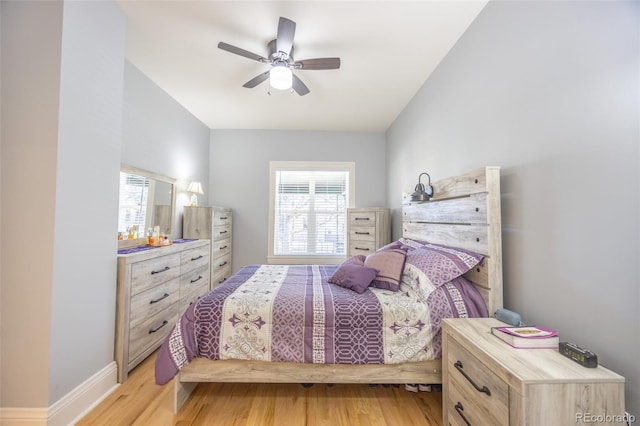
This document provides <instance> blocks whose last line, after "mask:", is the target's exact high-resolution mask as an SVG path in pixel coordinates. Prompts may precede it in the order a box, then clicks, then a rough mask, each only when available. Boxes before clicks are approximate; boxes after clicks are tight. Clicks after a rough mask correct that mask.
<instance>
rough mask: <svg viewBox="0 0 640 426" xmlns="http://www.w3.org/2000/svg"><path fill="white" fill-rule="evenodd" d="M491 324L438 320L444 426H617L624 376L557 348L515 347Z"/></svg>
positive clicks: (486, 321) (489, 321)
mask: <svg viewBox="0 0 640 426" xmlns="http://www.w3.org/2000/svg"><path fill="white" fill-rule="evenodd" d="M505 325H506V324H504V323H502V322H500V321H498V320H496V319H494V318H473V319H470V318H456V319H444V320H443V334H442V344H443V346H442V348H443V353H442V386H443V387H442V391H443V393H442V404H443V415H444V425H462V426H465V425H469V424H471V425H474V426H475V425H491V426H498V425H531V426H537V425H572V424H585V423H589V422H588V421H587V420H588V419H594V418H596V416H602V417H600V418H601V419H602V420H601V421H599V422H598V424H620V425H621V424H624V423H623V418H624V414H625V411H624V382H625V380H624V377H622V376H620V375H618V374H616V373H614V372H612V371H610V370H608V369H606V368H604V367H602V366H598V367H597V368H586V367H583V366H581V365H579V364H577V363H575V362H573V361H571V360H569V359H567V358H566V357H564V356H562V355H560V353H559V352H558V351H557V349H515V348H512V347H511V346H509V345H508V344H507V343H505V342H503V341H502V340H500V339H499V338H497V337H495V336H494V335H492V334H491V327H496V326H505Z"/></svg>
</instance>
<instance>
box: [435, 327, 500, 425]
mask: <svg viewBox="0 0 640 426" xmlns="http://www.w3.org/2000/svg"><path fill="white" fill-rule="evenodd" d="M447 368H448V371H449V376H448V377H447V381H448V389H449V395H450V398H449V399H448V404H449V406H448V407H445V409H446V410H448V411H449V413H451V412H452V410H453V412H455V413H456V415H455V416H454V418H455V417H460V418H461V417H462V416H461V414H462V413H464V414H462V415H464V417H465V418H466V419H467V421H468V422H469V423H470V424H473V425H479V424H486V425H508V424H509V387H508V385H507V384H506V383H505V382H504V381H502V380H501V379H500V378H499V377H498V376H496V375H495V374H494V373H492V372H491V370H490V369H489V368H488V367H487V366H485V365H484V364H482V362H480V361H479V360H478V359H477V358H475V357H474V356H473V355H472V354H471V353H470V352H469V351H467V350H466V349H465V348H463V347H462V346H461V345H460V344H459V343H458V342H457V341H456V340H454V339H449V340H448V356H447ZM458 404H460V406H461V407H462V408H460V407H459V409H458V410H456V408H455V407H456V405H458ZM461 411H462V413H461ZM463 422H464V421H463Z"/></svg>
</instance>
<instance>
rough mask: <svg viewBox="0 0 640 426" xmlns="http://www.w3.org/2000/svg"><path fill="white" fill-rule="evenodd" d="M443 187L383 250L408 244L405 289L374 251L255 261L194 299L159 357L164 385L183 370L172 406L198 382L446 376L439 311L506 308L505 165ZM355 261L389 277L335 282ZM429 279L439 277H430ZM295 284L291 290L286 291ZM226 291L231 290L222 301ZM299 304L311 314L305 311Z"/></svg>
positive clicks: (407, 205) (407, 206) (410, 209)
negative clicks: (453, 267) (339, 260)
mask: <svg viewBox="0 0 640 426" xmlns="http://www.w3.org/2000/svg"><path fill="white" fill-rule="evenodd" d="M433 185H434V187H435V196H434V198H433V199H432V200H431V201H429V202H423V203H412V202H410V201H409V196H408V195H405V196H404V198H403V205H402V223H403V232H402V233H403V235H402V238H400V239H398V240H396V241H394V242H393V243H392V244H390V245H389V246H387V247H385V248H383V249H381V251H380V255H381V256H385V261H386V260H387V259H389V258H390V257H387V256H392V253H395V254H394V255H397V256H400V254H398V253H405V256H406V257H405V258H404V260H403V264H402V271H403V272H402V277H401V279H400V280H399V281H400V283H399V285H400V287H399V289H400V290H401V291H398V287H395V288H394V287H393V285H391V286H389V285H388V284H389V282H391V283H392V284H393V283H394V281H393V280H391V281H386V276H384V277H381V275H380V273H381V271H382V269H383V268H384V267H382V268H381V267H380V266H379V265H376V264H375V263H372V264H370V263H366V264H365V262H368V261H369V260H370V259H374V257H375V256H374V254H372V255H370V256H367V257H365V256H362V257H361V258H357V257H356V256H354V257H353V258H350V259H349V260H348V261H345V262H344V264H343V265H339V266H338V265H288V266H287V265H248V266H246V267H244V268H241V270H240V271H238V272H237V273H236V274H234V276H233V277H231V278H230V279H229V280H228V281H227V282H225V283H224V284H223V285H222V286H219V287H218V288H216V289H214V290H213V291H212V292H210V293H208V294H207V295H206V296H203V297H202V298H201V299H200V300H199V301H198V302H197V303H196V304H195V306H191V307H190V308H189V309H188V310H187V311H186V312H185V313H184V314H183V315H182V317H181V318H180V321H179V322H178V324H177V325H176V327H175V328H174V330H173V331H172V333H171V334H170V335H169V336H168V337H167V339H166V340H165V342H164V343H163V345H162V347H161V348H160V350H159V352H158V356H157V359H156V381H157V383H159V384H164V383H167V382H168V381H169V380H170V379H173V377H174V375H175V379H173V382H174V388H175V400H174V410H175V411H176V412H177V411H179V409H180V407H182V405H183V404H184V402H185V401H186V399H187V398H188V397H189V395H190V393H191V392H192V390H193V389H194V387H195V386H196V385H197V384H198V383H200V382H244V383H369V384H375V383H383V384H404V383H427V384H435V383H442V374H441V360H440V347H439V346H438V345H439V344H440V340H439V333H440V330H439V329H438V327H439V320H440V319H441V317H442V316H443V315H444V316H448V315H451V316H484V315H492V314H493V313H494V312H495V310H496V309H499V308H501V307H502V260H501V259H502V249H501V220H500V171H499V168H498V167H484V168H481V169H478V170H474V171H472V172H469V173H465V174H463V175H459V176H454V177H451V178H447V179H443V180H440V181H437V182H434V184H433ZM376 253H378V252H376ZM425 253H427V254H428V255H429V256H431V255H432V254H433V253H435V254H436V255H437V256H440V255H442V254H446V256H449V258H455V260H456V262H458V261H459V262H462V263H464V264H465V265H466V267H465V268H464V269H461V271H466V272H465V273H464V274H463V275H462V276H460V277H457V276H455V274H453V275H451V276H449V275H447V273H446V272H445V273H444V274H443V273H442V271H441V270H440V269H442V268H440V269H439V268H437V267H433V268H431V269H429V268H426V269H424V270H423V269H422V268H421V266H420V265H421V263H420V262H422V261H423V259H425V256H427V254H425ZM376 256H377V254H376ZM452 256H453V257H452ZM410 259H413V261H412V260H410ZM416 259H417V260H416ZM474 259H475V262H474ZM374 260H375V259H374ZM374 260H372V262H373V261H374ZM350 263H354V264H356V266H357V269H355V270H357V271H365V270H366V269H367V268H366V267H367V266H369V267H375V268H376V269H375V270H377V271H378V272H379V273H378V276H377V277H375V276H376V274H375V270H374V273H373V276H374V277H375V278H374V281H373V283H376V282H377V283H378V284H382V285H377V286H376V287H377V288H372V287H369V288H366V289H357V288H353V287H350V286H349V285H346V286H345V285H343V284H342V282H340V281H339V280H338V282H339V284H340V285H336V284H328V283H327V281H330V279H331V278H334V281H335V279H336V278H335V277H337V276H338V274H337V271H338V269H339V268H344V270H348V271H351V270H352V269H347V266H351V265H347V266H344V265H345V264H350ZM419 266H420V267H419ZM469 266H472V267H470V268H469ZM416 271H417V272H416ZM424 271H426V272H425V273H426V274H427V275H428V279H426V278H424V277H425V276H423V275H421V274H422V273H423V272H424ZM358 273H359V272H358ZM438 274H440V275H438ZM452 277H453V278H452ZM347 281H349V280H347ZM425 281H426V282H429V283H430V285H428V286H426V287H425V285H424V284H420V283H421V282H422V283H423V282H425ZM432 281H433V283H436V285H432V284H433V283H432ZM395 284H398V282H395ZM373 285H374V284H372V286H373ZM427 287H428V289H426V288H427ZM285 288H286V289H290V290H292V294H291V295H290V293H286V296H280V295H281V294H285V293H284V290H283V289H285ZM354 289H355V290H357V291H354ZM361 290H362V291H361ZM295 293H299V295H298V296H296V295H295ZM276 295H278V296H276ZM404 296H407V297H404ZM422 296H424V297H422ZM227 298H228V299H232V300H230V301H228V302H224V300H226V299H227ZM258 299H259V300H258ZM418 299H419V300H418ZM438 299H441V300H442V301H444V302H443V303H444V305H440V304H437V303H440V302H438ZM445 299H446V300H445ZM427 302H429V303H427ZM368 303H371V305H369V304H368ZM296 304H297V305H300V306H302V307H304V308H305V310H306V311H308V312H310V313H311V314H312V315H311V316H310V317H308V318H307V319H305V318H304V317H302V316H299V315H300V314H298V313H296V312H297V311H296V310H295V309H293V306H294V305H296ZM248 305H251V306H248ZM229 306H236V307H238V306H240V308H239V309H236V310H234V309H235V308H230V307H229ZM382 306H388V307H390V311H387V310H385V309H386V308H384V309H383V308H381V307H382ZM399 306H400V307H399ZM443 306H444V307H443ZM373 311H380V312H382V315H380V312H373ZM434 311H435V312H436V313H434ZM372 312H373V313H372ZM389 312H391V313H389ZM297 315H298V316H297ZM421 315H426V316H422V317H421ZM278 316H280V317H288V319H289V320H290V321H289V323H288V325H286V326H280V327H279V328H278V326H276V321H275V320H274V319H273V317H278ZM380 317H382V318H383V319H378V318H380ZM220 318H225V319H226V320H225V321H219V320H220ZM325 323H326V324H331V327H325ZM339 324H346V325H345V327H344V328H343V329H341V328H340V327H339ZM225 333H226V334H225ZM234 333H235V334H234ZM196 335H197V336H198V339H200V340H197V341H196V340H194V339H195V337H194V336H196ZM275 335H277V336H279V337H278V338H277V339H276V338H274V337H273V336H275ZM201 336H203V337H201ZM222 336H226V337H222ZM303 336H304V338H303ZM425 341H428V342H429V343H428V344H427V345H423V346H419V345H417V344H416V342H421V343H424V342H425ZM221 353H223V355H220V354H221ZM207 357H211V358H224V359H215V360H212V359H208V358H207ZM241 358H248V359H241Z"/></svg>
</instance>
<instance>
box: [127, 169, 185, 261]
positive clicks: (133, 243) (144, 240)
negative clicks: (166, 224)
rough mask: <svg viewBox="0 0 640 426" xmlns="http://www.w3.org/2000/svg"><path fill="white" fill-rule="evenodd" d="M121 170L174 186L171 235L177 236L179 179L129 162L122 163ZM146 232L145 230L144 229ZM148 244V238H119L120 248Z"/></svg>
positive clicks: (172, 192) (172, 191)
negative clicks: (177, 186) (175, 232)
mask: <svg viewBox="0 0 640 426" xmlns="http://www.w3.org/2000/svg"><path fill="white" fill-rule="evenodd" d="M120 172H126V173H132V174H136V175H140V176H144V177H148V178H149V179H154V180H157V181H160V182H166V183H168V184H170V185H171V186H172V190H171V232H170V235H171V236H172V237H173V238H175V235H173V232H174V230H175V225H176V224H175V216H176V192H177V188H176V182H177V180H176V179H174V178H171V177H169V176H164V175H161V174H158V173H154V172H150V171H149V170H144V169H140V168H138V167H134V166H130V165H128V164H121V165H120ZM118 202H120V199H119V197H118ZM143 232H144V230H143ZM144 245H147V238H146V236H145V237H142V238H133V239H130V240H118V250H120V249H124V248H130V247H138V246H144Z"/></svg>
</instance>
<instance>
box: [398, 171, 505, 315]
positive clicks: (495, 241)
mask: <svg viewBox="0 0 640 426" xmlns="http://www.w3.org/2000/svg"><path fill="white" fill-rule="evenodd" d="M432 185H433V187H434V190H435V194H434V197H433V198H432V199H431V200H430V201H426V202H411V201H410V200H411V198H410V194H406V195H405V196H404V197H403V202H402V222H403V223H402V235H403V236H404V237H405V238H411V239H415V240H423V241H429V242H432V243H435V244H444V245H448V246H452V247H460V248H464V249H468V250H472V251H475V252H476V253H482V254H484V255H485V256H486V257H485V261H484V264H483V265H482V266H479V267H477V268H474V269H473V270H471V271H469V272H468V273H466V274H465V277H466V278H467V279H468V280H469V281H471V283H472V284H474V285H475V287H476V288H477V289H478V290H479V291H480V294H481V295H482V297H483V298H484V300H485V302H486V304H487V309H488V311H489V315H490V316H492V315H493V314H494V312H495V311H496V310H497V309H499V308H502V230H501V226H502V225H501V216H500V215H501V213H500V168H499V167H484V168H481V169H478V170H474V171H472V172H470V173H465V174H463V175H460V176H454V177H450V178H447V179H443V180H439V181H436V182H434V183H432Z"/></svg>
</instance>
